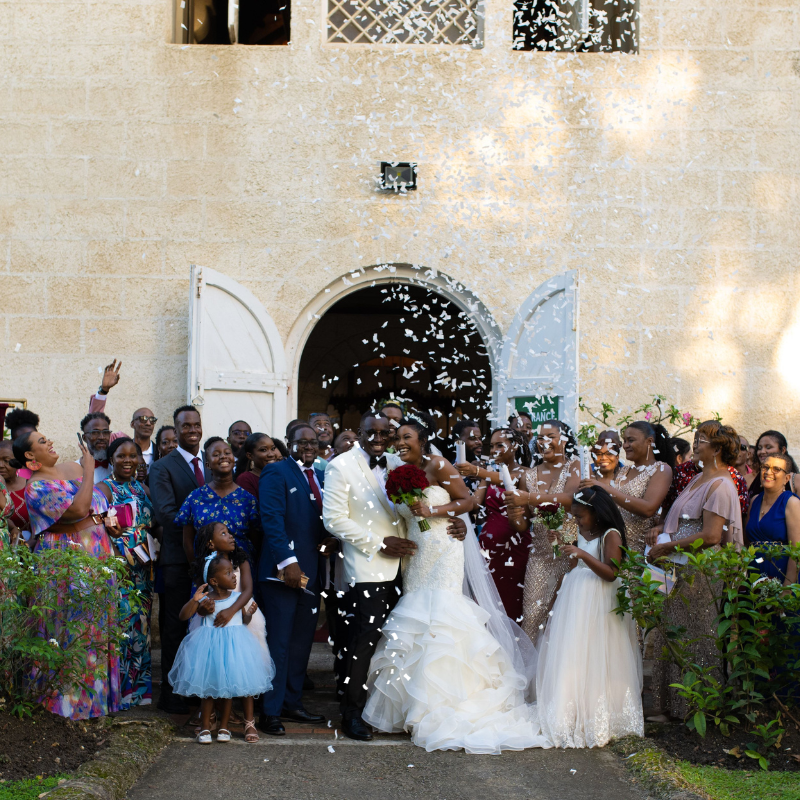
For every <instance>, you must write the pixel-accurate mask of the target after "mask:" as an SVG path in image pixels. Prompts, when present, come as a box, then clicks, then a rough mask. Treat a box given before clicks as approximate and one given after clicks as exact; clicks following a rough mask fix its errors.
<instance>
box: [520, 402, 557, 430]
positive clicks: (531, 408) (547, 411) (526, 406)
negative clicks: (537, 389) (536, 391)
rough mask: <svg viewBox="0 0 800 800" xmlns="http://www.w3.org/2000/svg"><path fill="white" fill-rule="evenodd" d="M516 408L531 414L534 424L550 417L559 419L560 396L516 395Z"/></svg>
mask: <svg viewBox="0 0 800 800" xmlns="http://www.w3.org/2000/svg"><path fill="white" fill-rule="evenodd" d="M514 408H515V409H516V410H517V411H525V412H527V413H528V414H530V415H531V421H532V422H533V424H534V425H536V424H538V423H540V422H544V421H545V420H548V419H558V397H553V396H551V395H541V396H539V397H515V398H514Z"/></svg>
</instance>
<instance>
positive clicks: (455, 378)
mask: <svg viewBox="0 0 800 800" xmlns="http://www.w3.org/2000/svg"><path fill="white" fill-rule="evenodd" d="M491 387H492V374H491V366H490V361H489V356H488V353H487V352H486V347H485V345H484V342H483V340H482V338H481V335H480V333H479V332H478V329H477V328H476V327H475V325H474V323H473V322H472V321H471V320H470V319H469V316H468V315H467V314H466V313H464V312H463V311H461V309H459V308H458V307H457V306H456V305H455V304H454V303H452V302H450V301H449V300H448V299H447V298H445V297H443V296H442V295H440V294H438V293H437V292H434V291H432V290H429V289H426V288H424V287H422V286H418V285H415V284H406V283H390V284H378V285H374V286H370V287H369V288H366V289H360V290H358V291H356V292H353V293H352V294H349V295H347V296H346V297H344V298H342V299H341V300H339V302H337V303H336V304H335V305H334V306H332V307H331V308H330V309H329V310H328V311H327V312H326V313H325V314H324V315H323V317H322V318H321V319H320V321H319V322H318V323H317V325H316V326H315V327H314V330H313V331H312V332H311V335H310V336H309V338H308V342H307V343H306V346H305V348H304V349H303V355H302V357H301V359H300V371H299V385H298V393H297V396H298V401H299V402H298V406H299V407H298V417H300V418H301V419H307V418H308V415H309V414H312V413H314V412H320V411H325V412H327V413H328V414H330V415H331V417H332V418H334V421H335V422H336V423H338V426H339V428H338V429H339V430H343V429H348V428H350V429H352V430H355V429H357V428H358V423H359V420H360V418H361V414H362V413H363V412H365V411H367V410H368V409H370V408H375V407H380V406H381V405H382V404H384V403H385V402H392V401H394V402H398V403H399V404H400V405H403V406H404V408H405V409H406V410H409V409H417V410H422V411H426V412H428V413H430V414H431V415H432V416H433V417H434V418H435V420H436V421H437V424H438V427H439V433H438V435H439V438H441V439H446V438H447V437H448V436H449V434H450V430H451V429H452V427H453V425H454V424H455V423H456V422H457V421H458V419H460V418H461V417H467V418H470V419H474V420H476V421H478V422H480V423H481V429H482V430H483V432H484V433H486V432H487V429H488V424H489V423H488V419H487V418H488V416H489V414H490V413H491Z"/></svg>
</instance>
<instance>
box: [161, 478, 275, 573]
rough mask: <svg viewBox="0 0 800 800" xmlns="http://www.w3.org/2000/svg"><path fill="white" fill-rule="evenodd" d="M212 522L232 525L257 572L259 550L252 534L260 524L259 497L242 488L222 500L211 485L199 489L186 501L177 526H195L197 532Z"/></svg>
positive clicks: (176, 520) (177, 518) (238, 542)
mask: <svg viewBox="0 0 800 800" xmlns="http://www.w3.org/2000/svg"><path fill="white" fill-rule="evenodd" d="M209 522H224V523H225V525H227V526H228V530H229V531H230V532H231V533H232V534H233V537H234V539H236V544H237V545H239V547H241V548H242V549H243V550H244V551H245V553H247V559H248V561H249V562H250V568H251V569H255V560H254V555H255V548H254V547H253V543H252V542H251V541H250V538H249V536H248V534H249V532H250V527H251V524H256V525H257V524H258V523H259V522H260V517H259V514H258V501H257V500H256V498H255V497H253V495H252V494H250V492H248V491H247V490H246V489H242V487H241V486H237V487H236V489H234V491H232V492H231V493H230V494H227V495H225V497H220V496H219V495H218V494H217V493H216V492H215V491H214V490H213V489H212V488H211V487H210V486H208V485H207V484H206V485H205V486H201V487H200V488H199V489H195V490H194V491H193V492H192V493H191V494H190V495H189V496H188V497H187V498H186V500H184V501H183V505H182V506H181V510H180V511H179V512H178V515H177V516H176V517H175V525H176V526H178V525H180V526H183V525H194V529H195V531H197V530H198V529H199V528H202V527H203V525H208V524H209Z"/></svg>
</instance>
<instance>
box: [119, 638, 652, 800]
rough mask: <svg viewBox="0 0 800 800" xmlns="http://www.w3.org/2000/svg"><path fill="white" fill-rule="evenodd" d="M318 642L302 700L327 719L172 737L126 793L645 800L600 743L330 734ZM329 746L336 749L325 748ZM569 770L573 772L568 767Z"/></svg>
mask: <svg viewBox="0 0 800 800" xmlns="http://www.w3.org/2000/svg"><path fill="white" fill-rule="evenodd" d="M326 650H327V648H326V647H325V646H323V645H315V653H314V655H313V657H312V663H311V664H310V665H309V675H310V677H311V678H312V679H313V680H314V682H315V684H316V690H315V691H313V692H309V693H308V695H307V697H306V700H305V702H306V706H307V707H308V708H309V710H314V711H320V712H321V713H325V714H326V715H328V716H329V717H330V718H331V719H332V720H334V722H333V723H332V726H331V727H330V728H327V727H325V728H313V727H312V726H309V725H291V724H287V736H286V737H284V738H279V739H274V738H271V737H268V736H265V735H264V734H262V738H261V741H260V742H259V743H258V744H256V745H247V744H245V743H244V742H243V740H242V739H241V734H240V733H238V732H237V731H236V729H234V735H235V736H236V738H235V739H234V740H233V741H232V742H231V743H229V744H216V743H214V744H212V745H211V746H201V745H198V744H196V743H195V742H194V741H193V739H192V738H191V734H192V729H191V727H190V726H186V727H184V728H182V731H183V732H184V738H181V739H179V740H178V741H176V742H175V743H174V744H172V745H170V746H169V747H168V748H167V749H166V750H165V751H164V753H163V754H162V755H161V757H160V759H159V760H158V761H157V762H156V763H155V764H154V765H153V766H152V767H151V769H150V770H149V772H147V774H145V775H144V777H143V778H142V779H141V780H140V781H139V782H138V783H137V785H136V786H135V787H134V788H133V789H132V790H131V791H130V792H129V793H128V800H197V799H198V798H213V800H245V799H246V798H247V799H249V800H261V799H262V798H264V799H267V798H280V800H287V798H289V800H317V799H318V798H319V799H320V800H323V799H324V800H366V798H375V800H415V799H416V798H435V799H436V800H473V798H474V800H514V799H515V798H520V799H523V798H524V800H566V799H567V798H569V800H646V798H647V794H646V793H644V792H643V791H642V790H641V789H639V788H638V787H637V786H636V785H635V784H634V783H633V782H632V781H631V779H630V778H629V777H628V775H627V773H626V771H625V768H624V766H623V765H622V763H621V762H620V761H619V759H618V758H617V757H616V756H614V755H613V754H612V753H610V752H607V751H604V750H572V751H557V750H547V751H543V750H526V751H524V752H521V753H504V754H503V755H501V756H474V755H466V754H464V753H463V752H436V753H426V752H425V751H424V750H420V749H419V748H418V747H414V746H413V745H412V744H411V742H410V741H409V740H408V738H407V737H405V736H379V737H376V739H375V741H373V742H370V743H361V742H353V741H351V740H350V739H340V738H336V737H337V735H338V733H337V732H336V731H335V728H334V727H333V725H334V724H336V722H335V720H337V717H336V715H335V709H336V704H335V702H334V700H333V675H332V673H331V672H330V657H329V656H328V654H327V653H326V652H325V651H326ZM330 748H333V752H330ZM573 770H574V772H573Z"/></svg>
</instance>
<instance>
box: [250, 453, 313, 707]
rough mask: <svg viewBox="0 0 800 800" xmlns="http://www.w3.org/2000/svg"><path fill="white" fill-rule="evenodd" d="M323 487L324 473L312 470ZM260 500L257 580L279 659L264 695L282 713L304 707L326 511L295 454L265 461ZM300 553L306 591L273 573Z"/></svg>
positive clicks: (270, 641)
mask: <svg viewBox="0 0 800 800" xmlns="http://www.w3.org/2000/svg"><path fill="white" fill-rule="evenodd" d="M314 474H315V476H316V478H317V483H318V484H319V486H320V488H321V487H322V485H323V480H324V473H323V472H320V471H319V470H315V472H314ZM258 502H259V509H260V512H261V526H262V529H263V531H264V540H263V546H262V548H261V558H260V560H259V563H258V581H259V588H260V590H261V598H262V601H263V603H264V612H265V614H264V616H265V618H266V621H267V644H268V645H269V651H270V655H271V656H272V659H273V661H274V662H275V678H274V680H273V683H272V689H271V690H270V691H269V692H267V693H266V694H265V695H264V697H263V702H262V706H263V713H264V714H265V715H267V716H279V715H280V713H281V711H282V709H284V708H286V709H288V710H292V711H294V710H296V709H298V708H302V707H303V680H304V678H305V674H306V667H307V666H308V657H309V655H310V654H311V645H312V643H313V641H314V632H315V631H316V628H317V616H318V614H319V602H320V598H319V592H320V589H321V584H322V578H323V575H324V574H325V572H324V569H323V568H322V563H323V562H322V557H321V556H320V554H319V551H318V550H317V547H318V546H319V544H320V543H321V542H322V540H323V539H325V538H326V537H327V536H328V533H327V532H326V531H325V527H324V526H323V524H322V510H321V509H320V508H319V507H318V506H317V503H316V500H315V499H314V496H313V494H312V491H311V487H310V486H309V483H308V479H307V478H306V476H305V475H304V474H303V472H302V470H301V469H300V467H299V466H298V465H297V462H296V461H295V460H294V459H293V458H286V459H284V460H283V461H278V462H276V463H274V464H267V465H266V466H265V467H264V469H262V470H261V478H260V479H259V482H258ZM292 556H294V557H295V558H297V561H298V563H299V566H300V569H301V570H303V572H304V573H305V574H306V575H307V576H308V586H307V589H308V590H309V591H310V592H312V594H308V593H306V592H304V591H302V590H300V589H290V588H289V587H288V586H284V585H283V584H282V583H279V582H276V581H270V580H268V578H274V577H275V573H276V571H277V567H278V564H280V563H281V562H283V561H285V560H286V559H287V558H291V557H292Z"/></svg>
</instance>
